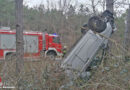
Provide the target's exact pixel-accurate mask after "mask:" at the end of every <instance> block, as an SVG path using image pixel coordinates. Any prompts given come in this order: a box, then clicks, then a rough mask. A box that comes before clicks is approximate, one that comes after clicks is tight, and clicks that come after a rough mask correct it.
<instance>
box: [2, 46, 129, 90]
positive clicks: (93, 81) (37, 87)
mask: <svg viewBox="0 0 130 90" xmlns="http://www.w3.org/2000/svg"><path fill="white" fill-rule="evenodd" d="M121 55H122V50H121V49H119V48H117V46H115V45H113V44H112V47H111V50H109V52H107V55H106V56H105V57H104V61H103V62H102V63H101V65H100V66H99V68H97V69H94V70H92V73H93V75H92V77H91V78H90V79H89V81H88V80H86V79H85V78H84V79H77V80H75V81H72V82H73V84H69V83H70V81H69V80H68V77H67V76H66V75H65V73H64V70H63V69H61V68H60V64H61V62H62V60H61V61H53V60H49V59H48V58H42V57H41V58H40V59H38V60H35V61H26V60H25V61H24V72H22V73H21V75H20V79H19V80H20V82H21V84H20V88H21V90H130V62H124V59H123V57H120V56H121ZM15 66H16V60H15V59H14V60H11V61H4V62H0V76H2V79H3V80H2V81H3V82H4V83H5V82H6V83H7V84H9V85H12V86H15V85H16V83H17V82H16V81H17V79H16V75H15V69H16V67H15ZM105 67H109V70H105ZM67 84H68V86H67ZM63 86H64V87H63ZM15 90H17V89H15Z"/></svg>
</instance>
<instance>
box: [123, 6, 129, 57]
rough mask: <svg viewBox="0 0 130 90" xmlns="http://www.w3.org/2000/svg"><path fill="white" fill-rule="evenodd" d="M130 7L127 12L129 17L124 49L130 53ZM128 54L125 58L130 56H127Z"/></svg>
mask: <svg viewBox="0 0 130 90" xmlns="http://www.w3.org/2000/svg"><path fill="white" fill-rule="evenodd" d="M129 29H130V6H129V9H128V12H127V17H126V29H125V35H124V36H125V37H124V47H125V49H126V50H127V51H128V52H129V51H130V30H129ZM127 54H128V53H125V56H130V55H127Z"/></svg>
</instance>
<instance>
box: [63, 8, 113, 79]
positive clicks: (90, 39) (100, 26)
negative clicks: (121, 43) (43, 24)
mask: <svg viewBox="0 0 130 90" xmlns="http://www.w3.org/2000/svg"><path fill="white" fill-rule="evenodd" d="M86 28H87V29H88V28H89V29H88V30H86ZM85 30H86V31H85ZM114 31H115V24H114V17H113V14H112V13H111V12H110V11H108V10H106V11H104V12H103V13H102V15H101V16H93V17H91V18H90V19H89V21H88V24H86V25H84V26H83V28H82V29H81V32H82V33H83V34H84V35H83V37H82V38H81V39H80V40H79V41H78V43H77V44H76V45H75V47H74V48H73V49H72V50H71V52H70V53H69V54H68V56H67V57H66V58H65V59H64V61H63V62H62V65H61V67H62V68H64V69H65V71H66V73H67V75H68V76H70V77H72V78H74V77H75V76H76V77H78V76H80V75H81V74H82V73H84V72H86V70H87V69H88V67H89V66H90V64H91V63H92V62H93V58H94V57H95V55H96V54H97V52H98V50H100V49H101V48H102V47H103V48H106V46H107V44H108V39H107V38H109V37H110V36H111V35H112V33H113V32H114ZM103 36H105V37H107V38H105V37H103ZM74 75H75V76H74Z"/></svg>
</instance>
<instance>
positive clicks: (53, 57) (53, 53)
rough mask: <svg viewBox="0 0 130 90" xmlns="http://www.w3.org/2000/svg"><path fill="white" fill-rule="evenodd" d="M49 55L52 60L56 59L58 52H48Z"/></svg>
mask: <svg viewBox="0 0 130 90" xmlns="http://www.w3.org/2000/svg"><path fill="white" fill-rule="evenodd" d="M47 56H48V57H49V58H50V59H51V60H55V57H56V53H55V52H48V53H47Z"/></svg>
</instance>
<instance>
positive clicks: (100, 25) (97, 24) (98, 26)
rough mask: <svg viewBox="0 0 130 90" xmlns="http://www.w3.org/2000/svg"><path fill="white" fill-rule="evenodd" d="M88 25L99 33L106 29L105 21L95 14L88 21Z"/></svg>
mask: <svg viewBox="0 0 130 90" xmlns="http://www.w3.org/2000/svg"><path fill="white" fill-rule="evenodd" d="M88 27H89V28H90V29H91V30H92V31H95V32H98V33H101V32H103V31H104V30H105V29H106V22H104V21H103V20H101V19H100V18H99V17H97V16H93V17H91V18H90V19H89V21H88Z"/></svg>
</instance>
